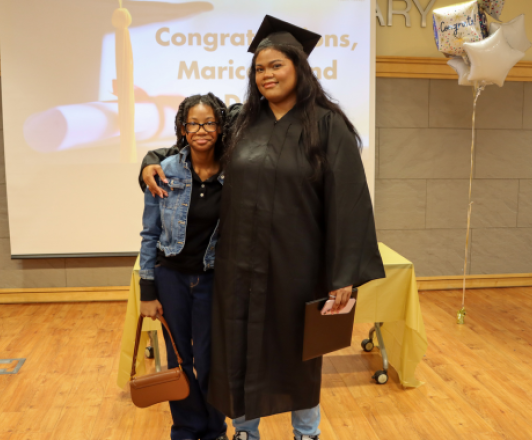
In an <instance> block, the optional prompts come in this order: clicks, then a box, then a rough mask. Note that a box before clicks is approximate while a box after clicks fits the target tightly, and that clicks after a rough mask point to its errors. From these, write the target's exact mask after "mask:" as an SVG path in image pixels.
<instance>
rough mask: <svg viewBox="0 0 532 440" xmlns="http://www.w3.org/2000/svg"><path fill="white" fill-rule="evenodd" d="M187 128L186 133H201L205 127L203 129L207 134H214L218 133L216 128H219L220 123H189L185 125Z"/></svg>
mask: <svg viewBox="0 0 532 440" xmlns="http://www.w3.org/2000/svg"><path fill="white" fill-rule="evenodd" d="M183 125H184V126H185V131H186V132H187V133H197V132H198V131H200V128H201V127H203V129H204V130H205V131H206V132H207V133H212V132H214V131H216V127H217V126H218V122H205V123H204V124H198V123H197V122H187V123H186V124H183Z"/></svg>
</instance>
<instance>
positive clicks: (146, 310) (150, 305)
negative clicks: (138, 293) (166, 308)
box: [140, 299, 163, 321]
mask: <svg viewBox="0 0 532 440" xmlns="http://www.w3.org/2000/svg"><path fill="white" fill-rule="evenodd" d="M140 314H141V315H142V316H144V317H145V318H151V319H153V320H154V321H155V319H157V315H158V314H159V315H161V316H162V315H163V306H162V305H161V303H160V302H159V300H157V299H156V300H154V301H141V302H140Z"/></svg>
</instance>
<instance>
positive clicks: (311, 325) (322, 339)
mask: <svg viewBox="0 0 532 440" xmlns="http://www.w3.org/2000/svg"><path fill="white" fill-rule="evenodd" d="M328 299H329V298H323V299H318V300H316V301H310V302H308V303H306V306H305V331H304V338H303V360H304V361H308V360H309V359H313V358H316V357H319V356H323V355H324V354H327V353H331V352H333V351H336V350H340V349H342V348H345V347H349V346H350V345H351V337H352V335H353V325H354V323H355V309H356V302H355V305H354V307H353V308H352V309H351V311H350V312H349V313H346V314H338V315H322V314H321V309H322V308H323V305H324V304H325V302H326V301H327V300H328Z"/></svg>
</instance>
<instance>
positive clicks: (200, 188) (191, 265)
mask: <svg viewBox="0 0 532 440" xmlns="http://www.w3.org/2000/svg"><path fill="white" fill-rule="evenodd" d="M190 169H191V171H192V194H191V197H190V205H189V210H188V218H187V229H186V235H185V246H184V248H183V250H182V251H181V252H180V253H179V254H177V255H173V256H169V257H167V256H166V255H165V254H164V252H163V251H161V250H160V249H157V262H156V264H160V265H161V266H164V267H167V268H169V269H173V270H177V271H179V272H181V273H187V274H199V273H204V264H203V259H204V257H205V252H206V251H207V247H208V246H209V241H210V239H211V236H212V233H213V232H214V229H215V228H216V223H217V222H218V218H219V217H220V201H221V197H222V184H221V183H220V182H218V177H219V175H220V173H218V174H216V175H214V176H211V177H210V178H209V179H207V180H205V181H202V180H201V178H200V177H199V176H198V175H197V174H196V172H195V171H194V167H193V166H190ZM211 270H212V269H211ZM140 299H141V301H152V300H154V299H157V290H156V288H155V282H154V280H144V279H141V280H140Z"/></svg>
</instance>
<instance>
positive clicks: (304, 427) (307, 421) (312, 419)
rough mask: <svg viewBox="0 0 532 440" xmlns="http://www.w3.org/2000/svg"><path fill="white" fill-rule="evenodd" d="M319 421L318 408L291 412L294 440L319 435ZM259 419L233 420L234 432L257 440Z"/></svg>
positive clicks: (250, 439)
mask: <svg viewBox="0 0 532 440" xmlns="http://www.w3.org/2000/svg"><path fill="white" fill-rule="evenodd" d="M320 420H321V414H320V406H319V405H318V406H315V407H314V408H310V409H302V410H300V411H292V427H293V428H294V436H295V437H296V440H301V436H303V435H319V433H320V430H319V425H320ZM259 423H260V419H253V420H249V421H247V420H246V416H242V417H239V418H238V419H234V420H233V426H234V427H235V431H245V432H247V433H248V434H249V436H248V439H249V440H259V439H260V434H259Z"/></svg>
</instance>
